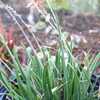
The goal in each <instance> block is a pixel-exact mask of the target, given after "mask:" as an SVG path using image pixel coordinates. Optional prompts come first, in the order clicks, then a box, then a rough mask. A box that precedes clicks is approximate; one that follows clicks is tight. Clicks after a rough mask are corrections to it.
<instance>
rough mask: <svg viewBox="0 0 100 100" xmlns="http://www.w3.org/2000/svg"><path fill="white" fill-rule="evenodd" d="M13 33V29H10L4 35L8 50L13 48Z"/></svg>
mask: <svg viewBox="0 0 100 100" xmlns="http://www.w3.org/2000/svg"><path fill="white" fill-rule="evenodd" d="M13 32H14V29H13V27H10V28H9V30H8V32H7V33H6V34H7V35H6V36H7V45H8V47H9V49H13V47H14V37H13Z"/></svg>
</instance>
